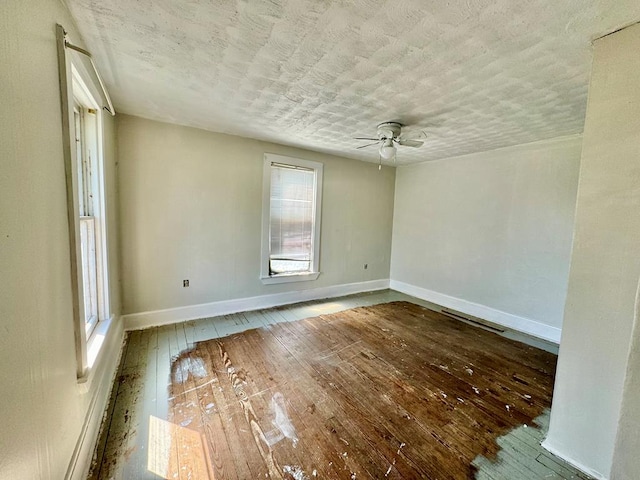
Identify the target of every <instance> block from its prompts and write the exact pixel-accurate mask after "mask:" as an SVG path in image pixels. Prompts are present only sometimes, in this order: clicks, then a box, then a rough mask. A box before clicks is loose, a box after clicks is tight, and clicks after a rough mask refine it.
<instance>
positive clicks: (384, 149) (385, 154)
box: [380, 145, 397, 160]
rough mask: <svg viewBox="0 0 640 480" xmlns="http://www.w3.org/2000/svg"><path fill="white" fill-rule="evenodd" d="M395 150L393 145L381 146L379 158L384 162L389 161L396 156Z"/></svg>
mask: <svg viewBox="0 0 640 480" xmlns="http://www.w3.org/2000/svg"><path fill="white" fill-rule="evenodd" d="M396 150H397V149H396V147H394V146H393V145H383V146H381V147H380V156H381V157H382V158H384V159H385V160H391V159H392V158H393V157H395V156H396Z"/></svg>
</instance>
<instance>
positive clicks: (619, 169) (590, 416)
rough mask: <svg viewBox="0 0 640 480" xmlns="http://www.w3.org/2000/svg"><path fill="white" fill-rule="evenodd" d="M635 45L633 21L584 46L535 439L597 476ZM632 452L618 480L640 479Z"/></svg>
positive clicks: (626, 187) (625, 352) (626, 324)
mask: <svg viewBox="0 0 640 480" xmlns="http://www.w3.org/2000/svg"><path fill="white" fill-rule="evenodd" d="M638 51H640V25H636V26H633V27H629V28H627V29H625V30H622V31H620V32H617V33H614V34H612V35H609V36H607V37H604V38H602V39H600V40H597V41H596V42H595V43H594V60H593V69H592V74H591V84H590V87H589V102H588V105H587V116H586V122H585V129H584V138H583V148H582V159H581V167H580V186H579V189H578V202H577V210H576V227H575V235H574V241H573V254H572V259H571V274H570V277H569V289H568V294H567V305H566V309H565V318H564V326H563V332H562V342H561V344H560V355H559V359H558V369H557V376H556V386H555V391H554V398H553V407H552V411H551V424H550V429H549V434H548V437H547V439H546V441H545V446H547V447H548V448H550V449H552V450H555V451H557V452H559V453H560V454H561V455H562V456H564V457H566V458H568V459H571V460H572V461H574V462H576V463H578V464H582V465H584V466H585V467H587V468H589V469H591V470H592V471H594V472H596V473H597V474H600V475H602V476H604V477H605V478H608V476H609V474H610V471H611V467H612V458H613V452H614V442H615V438H616V431H617V428H618V421H619V419H620V405H621V402H622V399H623V387H624V382H625V375H626V373H627V367H628V364H629V347H630V339H631V332H632V327H633V321H634V317H635V313H636V292H637V288H638V279H639V278H640V82H638V72H640V56H638ZM636 332H637V330H636ZM635 345H636V348H637V343H636V344H635ZM636 373H637V372H636ZM631 391H633V388H632V389H631V390H630V392H631ZM628 400H629V402H632V403H631V404H629V405H628V408H631V410H630V411H633V409H634V408H635V409H637V404H638V402H640V399H639V398H638V397H635V398H633V397H629V398H628ZM632 405H635V407H633V406H632ZM635 425H636V426H637V425H638V423H637V419H636V421H635ZM637 434H638V431H637V430H636V431H635V435H636V438H637ZM636 443H637V442H636ZM637 454H638V452H637V451H631V452H628V451H627V452H626V455H630V456H631V457H632V458H631V460H632V461H633V462H635V466H636V470H635V474H634V475H632V476H630V477H626V476H624V477H623V476H620V477H618V478H640V470H638V465H639V464H638V458H637Z"/></svg>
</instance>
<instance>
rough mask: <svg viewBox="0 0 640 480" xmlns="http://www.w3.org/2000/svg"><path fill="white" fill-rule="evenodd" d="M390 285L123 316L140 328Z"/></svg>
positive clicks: (385, 281) (360, 284)
mask: <svg viewBox="0 0 640 480" xmlns="http://www.w3.org/2000/svg"><path fill="white" fill-rule="evenodd" d="M387 288H389V279H382V280H371V281H368V282H358V283H347V284H342V285H332V286H330V287H320V288H312V289H308V290H299V291H290V292H284V293H275V294H271V295H260V296H257V297H246V298H235V299H233V300H222V301H219V302H211V303H202V304H200V305H189V306H186V307H178V308H169V309H166V310H154V311H150V312H140V313H130V314H128V315H123V316H122V318H123V320H124V328H125V330H138V329H142V328H148V327H157V326H160V325H168V324H171V323H178V322H184V321H187V320H196V319H198V318H207V317H217V316H219V315H228V314H231V313H237V312H247V311H250V310H259V309H262V308H271V307H277V306H280V305H288V304H291V303H298V302H307V301H309V300H319V299H322V298H333V297H341V296H344V295H352V294H354V293H362V292H371V291H374V290H384V289H387Z"/></svg>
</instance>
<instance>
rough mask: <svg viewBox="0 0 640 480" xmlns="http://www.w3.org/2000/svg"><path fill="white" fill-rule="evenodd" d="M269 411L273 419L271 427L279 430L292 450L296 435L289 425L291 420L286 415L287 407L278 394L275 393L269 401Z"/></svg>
mask: <svg viewBox="0 0 640 480" xmlns="http://www.w3.org/2000/svg"><path fill="white" fill-rule="evenodd" d="M271 410H272V411H273V415H274V417H275V418H274V419H273V425H274V426H275V427H276V428H277V429H278V430H280V432H281V433H282V435H283V436H285V437H286V438H288V439H289V440H291V443H292V444H293V446H294V448H295V446H296V445H297V444H298V435H296V429H295V427H294V426H293V423H291V419H290V418H289V415H288V414H287V405H286V401H285V398H284V395H282V394H281V393H280V392H276V393H275V394H274V395H273V398H272V399H271Z"/></svg>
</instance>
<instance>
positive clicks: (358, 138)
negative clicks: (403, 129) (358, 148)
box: [353, 137, 380, 142]
mask: <svg viewBox="0 0 640 480" xmlns="http://www.w3.org/2000/svg"><path fill="white" fill-rule="evenodd" d="M353 139H354V140H372V141H375V142H377V141H379V140H380V139H379V138H369V137H353Z"/></svg>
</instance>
